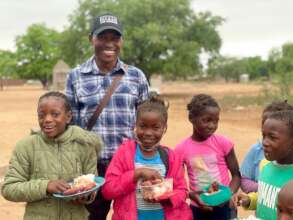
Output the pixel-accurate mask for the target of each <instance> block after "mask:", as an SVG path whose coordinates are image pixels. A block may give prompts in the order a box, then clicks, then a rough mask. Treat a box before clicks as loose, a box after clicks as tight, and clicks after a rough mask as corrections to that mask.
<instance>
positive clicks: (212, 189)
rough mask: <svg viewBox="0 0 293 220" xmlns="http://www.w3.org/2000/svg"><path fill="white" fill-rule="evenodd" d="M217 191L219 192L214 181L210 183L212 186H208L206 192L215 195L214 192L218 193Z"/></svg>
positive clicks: (217, 185)
mask: <svg viewBox="0 0 293 220" xmlns="http://www.w3.org/2000/svg"><path fill="white" fill-rule="evenodd" d="M218 191H219V184H218V183H217V182H216V181H215V182H212V184H211V185H210V187H209V188H208V190H207V192H208V193H209V194H211V193H215V192H218Z"/></svg>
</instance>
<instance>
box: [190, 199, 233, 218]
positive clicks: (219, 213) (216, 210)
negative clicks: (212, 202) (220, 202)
mask: <svg viewBox="0 0 293 220" xmlns="http://www.w3.org/2000/svg"><path fill="white" fill-rule="evenodd" d="M190 208H191V210H192V214H193V219H195V220H229V219H231V218H236V217H237V211H236V210H235V209H231V208H230V207H229V203H226V204H225V205H224V206H222V207H213V211H210V212H208V211H203V210H201V209H200V208H197V207H195V206H193V205H191V206H190Z"/></svg>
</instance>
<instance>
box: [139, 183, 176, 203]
mask: <svg viewBox="0 0 293 220" xmlns="http://www.w3.org/2000/svg"><path fill="white" fill-rule="evenodd" d="M140 189H141V192H142V195H143V198H158V197H160V196H162V195H164V194H166V193H170V192H172V191H173V179H171V178H170V179H165V180H163V181H162V182H161V183H157V184H153V185H150V186H143V185H140Z"/></svg>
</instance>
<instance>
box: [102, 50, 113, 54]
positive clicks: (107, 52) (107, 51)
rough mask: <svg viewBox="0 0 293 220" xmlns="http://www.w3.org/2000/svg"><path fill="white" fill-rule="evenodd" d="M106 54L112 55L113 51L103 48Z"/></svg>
mask: <svg viewBox="0 0 293 220" xmlns="http://www.w3.org/2000/svg"><path fill="white" fill-rule="evenodd" d="M104 53H105V54H106V55H113V54H114V53H115V52H114V51H113V50H104Z"/></svg>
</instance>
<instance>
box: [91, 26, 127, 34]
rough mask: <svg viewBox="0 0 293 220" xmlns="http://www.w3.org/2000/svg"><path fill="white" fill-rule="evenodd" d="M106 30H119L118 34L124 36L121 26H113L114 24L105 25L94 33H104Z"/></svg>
mask: <svg viewBox="0 0 293 220" xmlns="http://www.w3.org/2000/svg"><path fill="white" fill-rule="evenodd" d="M106 30H113V31H116V32H118V34H120V35H121V36H122V31H121V30H120V29H119V28H116V27H113V26H104V27H101V28H99V29H97V30H95V31H94V33H93V35H99V34H100V33H102V32H103V31H106Z"/></svg>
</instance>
